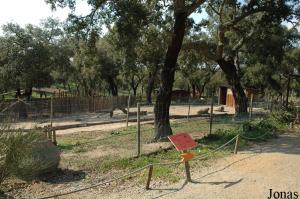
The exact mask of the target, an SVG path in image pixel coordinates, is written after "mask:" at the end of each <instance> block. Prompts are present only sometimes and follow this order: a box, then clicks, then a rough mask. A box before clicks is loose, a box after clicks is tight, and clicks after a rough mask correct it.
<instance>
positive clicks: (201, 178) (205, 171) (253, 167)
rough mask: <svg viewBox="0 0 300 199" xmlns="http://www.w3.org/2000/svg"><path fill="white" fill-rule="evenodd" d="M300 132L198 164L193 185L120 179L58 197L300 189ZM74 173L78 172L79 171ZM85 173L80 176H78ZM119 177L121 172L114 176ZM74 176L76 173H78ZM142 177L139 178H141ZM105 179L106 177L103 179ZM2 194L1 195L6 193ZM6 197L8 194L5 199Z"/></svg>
mask: <svg viewBox="0 0 300 199" xmlns="http://www.w3.org/2000/svg"><path fill="white" fill-rule="evenodd" d="M299 155H300V132H297V133H287V134H283V135H280V137H279V138H277V139H272V140H270V141H268V142H262V143H260V144H253V145H252V146H251V147H250V148H248V149H247V150H242V151H239V153H238V154H237V155H231V156H227V157H225V158H222V159H217V160H214V163H213V164H212V165H213V166H209V167H201V168H195V167H192V179H193V182H192V183H185V181H184V180H183V179H182V180H181V181H179V182H178V183H175V184H166V183H164V182H163V181H160V180H156V181H152V182H151V190H145V188H144V187H145V183H144V182H143V183H141V182H138V183H137V181H134V180H133V181H132V183H131V181H129V182H127V183H125V184H123V183H118V182H116V183H115V182H114V183H111V184H106V185H103V186H102V187H96V188H93V189H89V190H87V191H82V192H78V193H76V194H71V195H68V196H62V197H58V198H67V199H89V198H99V199H106V198H107V199H119V198H139V199H143V198H145V199H146V198H147V199H148V198H166V199H167V198H172V199H183V198H189V199H190V198H191V199H193V198H195V199H201V198H203V199H216V198H224V199H248V198H249V199H252V198H255V199H256V198H268V197H269V193H270V189H272V191H273V192H275V191H278V192H283V191H285V192H288V191H291V192H298V194H299V193H300V180H299V176H300V169H299V165H300V156H299ZM72 175H75V174H74V173H73V174H72ZM78 175H80V174H78ZM114 177H116V176H114ZM72 178H74V176H72ZM135 178H139V176H135ZM97 180H99V182H101V176H100V178H99V179H97ZM88 184H89V182H86V181H85V180H80V177H79V180H78V181H73V180H72V181H70V182H69V181H68V178H66V179H65V182H62V183H58V184H52V185H51V186H50V187H51V188H50V187H49V185H47V186H46V185H45V184H42V185H41V184H35V183H34V182H33V184H32V185H29V186H28V185H27V186H26V187H25V188H23V189H20V191H21V193H20V195H23V196H24V195H25V196H28V197H25V198H36V197H37V196H46V195H51V194H54V193H59V190H60V191H62V192H66V191H70V190H74V189H78V188H83V187H86V186H88ZM0 198H1V195H0ZM4 198H5V197H4Z"/></svg>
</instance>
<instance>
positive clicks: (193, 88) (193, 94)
mask: <svg viewBox="0 0 300 199" xmlns="http://www.w3.org/2000/svg"><path fill="white" fill-rule="evenodd" d="M192 96H193V97H196V85H195V84H192Z"/></svg>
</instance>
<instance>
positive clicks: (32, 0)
mask: <svg viewBox="0 0 300 199" xmlns="http://www.w3.org/2000/svg"><path fill="white" fill-rule="evenodd" d="M0 5H1V6H0V26H2V25H4V24H7V23H9V22H14V23H18V24H20V25H21V26H24V25H26V24H34V25H39V24H40V21H41V20H42V19H46V18H48V17H54V18H58V19H59V20H60V21H64V20H65V19H67V17H68V13H69V12H70V10H69V9H68V8H63V9H61V8H58V9H57V10H55V11H52V10H51V7H50V5H48V4H46V3H45V1H44V0H0ZM76 7H77V9H76V12H75V13H76V14H78V15H80V14H81V15H85V14H88V13H89V11H90V7H89V6H88V5H87V3H86V0H79V1H77V6H76ZM203 15H204V13H202V14H195V13H193V14H192V17H193V18H194V20H195V21H196V22H199V21H200V20H201V19H202V18H203V17H205V16H203ZM286 25H288V26H289V25H291V24H286ZM0 34H1V30H0Z"/></svg>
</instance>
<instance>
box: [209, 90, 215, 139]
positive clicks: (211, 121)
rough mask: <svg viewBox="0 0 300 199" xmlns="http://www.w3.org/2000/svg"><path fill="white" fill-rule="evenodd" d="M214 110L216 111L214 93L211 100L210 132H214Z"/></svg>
mask: <svg viewBox="0 0 300 199" xmlns="http://www.w3.org/2000/svg"><path fill="white" fill-rule="evenodd" d="M213 112H214V100H213V95H212V96H211V102H210V118H209V134H211V133H212V123H213Z"/></svg>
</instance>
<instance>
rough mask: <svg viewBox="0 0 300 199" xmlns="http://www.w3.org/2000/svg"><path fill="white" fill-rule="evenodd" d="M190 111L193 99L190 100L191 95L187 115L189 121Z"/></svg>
mask: <svg viewBox="0 0 300 199" xmlns="http://www.w3.org/2000/svg"><path fill="white" fill-rule="evenodd" d="M190 112H191V100H190V97H189V109H188V116H187V120H188V121H189V120H190Z"/></svg>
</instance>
